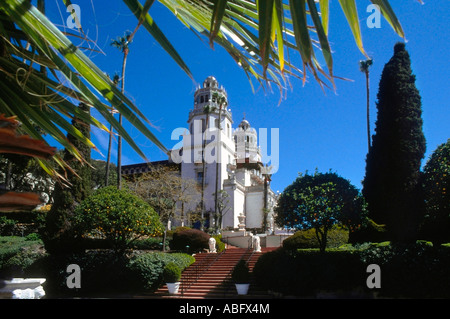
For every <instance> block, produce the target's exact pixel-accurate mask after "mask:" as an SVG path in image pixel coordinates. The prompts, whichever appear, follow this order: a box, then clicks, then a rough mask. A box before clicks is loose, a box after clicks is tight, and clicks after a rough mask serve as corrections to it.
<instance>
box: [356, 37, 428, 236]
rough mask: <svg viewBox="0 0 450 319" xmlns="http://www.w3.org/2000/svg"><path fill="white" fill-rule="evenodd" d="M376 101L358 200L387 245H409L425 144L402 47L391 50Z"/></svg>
mask: <svg viewBox="0 0 450 319" xmlns="http://www.w3.org/2000/svg"><path fill="white" fill-rule="evenodd" d="M377 100H378V101H377V110H378V114H377V120H376V123H375V125H376V129H375V134H374V136H373V144H372V147H371V148H370V150H369V153H368V154H367V159H366V176H365V179H364V181H363V195H364V197H365V198H366V201H367V203H368V209H369V216H370V218H371V219H372V220H373V221H375V222H376V223H378V224H385V225H386V228H387V231H388V236H389V239H390V240H393V241H410V240H413V239H415V237H414V236H415V235H416V231H417V224H418V220H419V218H420V214H422V212H421V207H422V205H421V196H420V190H419V180H420V174H421V172H420V167H421V161H422V159H423V158H424V154H425V149H426V143H425V137H424V134H423V131H422V118H421V116H422V108H421V98H420V95H419V91H418V90H417V88H416V86H415V76H414V75H413V74H412V70H411V61H410V57H409V53H408V52H407V51H406V49H405V44H404V43H397V44H396V45H395V46H394V55H393V57H392V58H391V59H390V61H389V62H388V63H387V64H386V65H385V67H384V69H383V72H382V75H381V80H380V84H379V91H378V95H377Z"/></svg>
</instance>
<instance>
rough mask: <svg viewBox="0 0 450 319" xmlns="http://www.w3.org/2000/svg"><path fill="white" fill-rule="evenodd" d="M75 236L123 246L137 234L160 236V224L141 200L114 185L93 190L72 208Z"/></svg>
mask: <svg viewBox="0 0 450 319" xmlns="http://www.w3.org/2000/svg"><path fill="white" fill-rule="evenodd" d="M71 222H72V225H73V228H74V230H75V234H76V236H79V237H81V238H83V237H84V238H85V237H97V238H105V239H106V240H108V241H111V242H112V243H113V244H114V245H115V247H118V248H124V247H126V246H127V244H128V243H129V242H130V241H131V240H134V239H136V238H138V237H140V236H160V235H161V234H162V232H163V231H164V227H163V225H162V224H161V222H160V220H159V216H158V215H157V214H156V212H155V211H154V210H153V208H152V207H151V206H150V205H148V204H147V203H146V202H145V201H143V200H142V199H140V198H139V197H137V196H135V195H133V194H131V193H130V192H128V191H126V190H119V189H117V188H116V187H114V186H110V187H105V188H102V189H99V190H97V191H96V192H95V193H94V194H93V195H91V196H89V197H88V198H87V199H85V200H84V201H83V202H82V203H81V204H80V205H79V206H77V208H76V209H75V213H74V216H73V217H72V219H71Z"/></svg>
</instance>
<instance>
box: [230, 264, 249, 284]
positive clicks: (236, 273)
mask: <svg viewBox="0 0 450 319" xmlns="http://www.w3.org/2000/svg"><path fill="white" fill-rule="evenodd" d="M231 278H232V279H233V281H234V282H235V283H236V284H248V283H250V271H249V269H248V265H247V262H246V261H245V260H243V259H241V260H239V262H238V263H237V264H236V266H234V268H233V272H232V273H231Z"/></svg>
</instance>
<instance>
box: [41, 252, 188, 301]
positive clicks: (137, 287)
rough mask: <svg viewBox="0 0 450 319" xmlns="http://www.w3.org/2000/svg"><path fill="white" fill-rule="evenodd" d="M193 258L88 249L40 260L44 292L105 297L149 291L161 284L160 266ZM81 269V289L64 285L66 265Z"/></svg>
mask: <svg viewBox="0 0 450 319" xmlns="http://www.w3.org/2000/svg"><path fill="white" fill-rule="evenodd" d="M194 261H195V259H194V257H192V256H190V255H186V254H180V253H175V254H169V253H160V252H151V253H139V252H137V253H135V254H133V255H132V256H131V257H127V256H125V255H118V254H116V253H115V251H113V250H90V251H87V252H85V253H71V254H65V255H49V256H47V257H46V258H45V259H43V260H41V261H40V263H39V264H40V267H41V268H42V269H45V278H47V281H46V282H45V284H44V289H45V291H46V294H47V295H48V296H49V297H50V298H52V297H57V298H59V297H74V296H78V297H105V296H106V297H107V296H110V295H111V294H113V295H114V294H116V295H117V294H127V293H139V292H144V291H153V290H155V289H157V288H158V287H159V286H160V285H161V284H163V283H164V282H163V271H164V267H165V266H166V265H167V264H169V263H174V264H175V265H176V266H177V267H178V268H179V269H182V270H184V269H185V268H186V267H188V266H189V265H190V264H192V263H193V262H194ZM70 264H77V265H79V266H80V268H81V288H73V289H69V288H67V285H66V280H67V276H68V273H67V271H66V269H67V266H68V265H70Z"/></svg>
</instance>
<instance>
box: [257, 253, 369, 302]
mask: <svg viewBox="0 0 450 319" xmlns="http://www.w3.org/2000/svg"><path fill="white" fill-rule="evenodd" d="M277 269H278V270H277ZM253 274H254V275H255V279H256V281H257V283H258V284H260V285H262V287H265V288H267V289H270V290H274V291H277V292H281V293H284V294H288V295H297V296H309V297H311V296H314V295H315V294H316V293H317V292H319V291H324V290H325V291H327V290H343V291H344V290H346V291H350V290H352V289H355V288H357V287H359V286H363V285H365V277H364V276H366V272H365V269H362V264H361V263H359V258H358V255H357V254H355V253H354V252H352V251H346V250H341V249H331V250H328V251H327V252H326V253H321V252H320V251H319V249H302V250H298V251H296V252H292V251H288V250H286V249H283V248H280V249H277V250H275V251H273V252H269V253H266V254H264V255H262V256H261V257H260V258H259V259H258V261H257V263H256V264H255V267H254V269H253Z"/></svg>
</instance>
